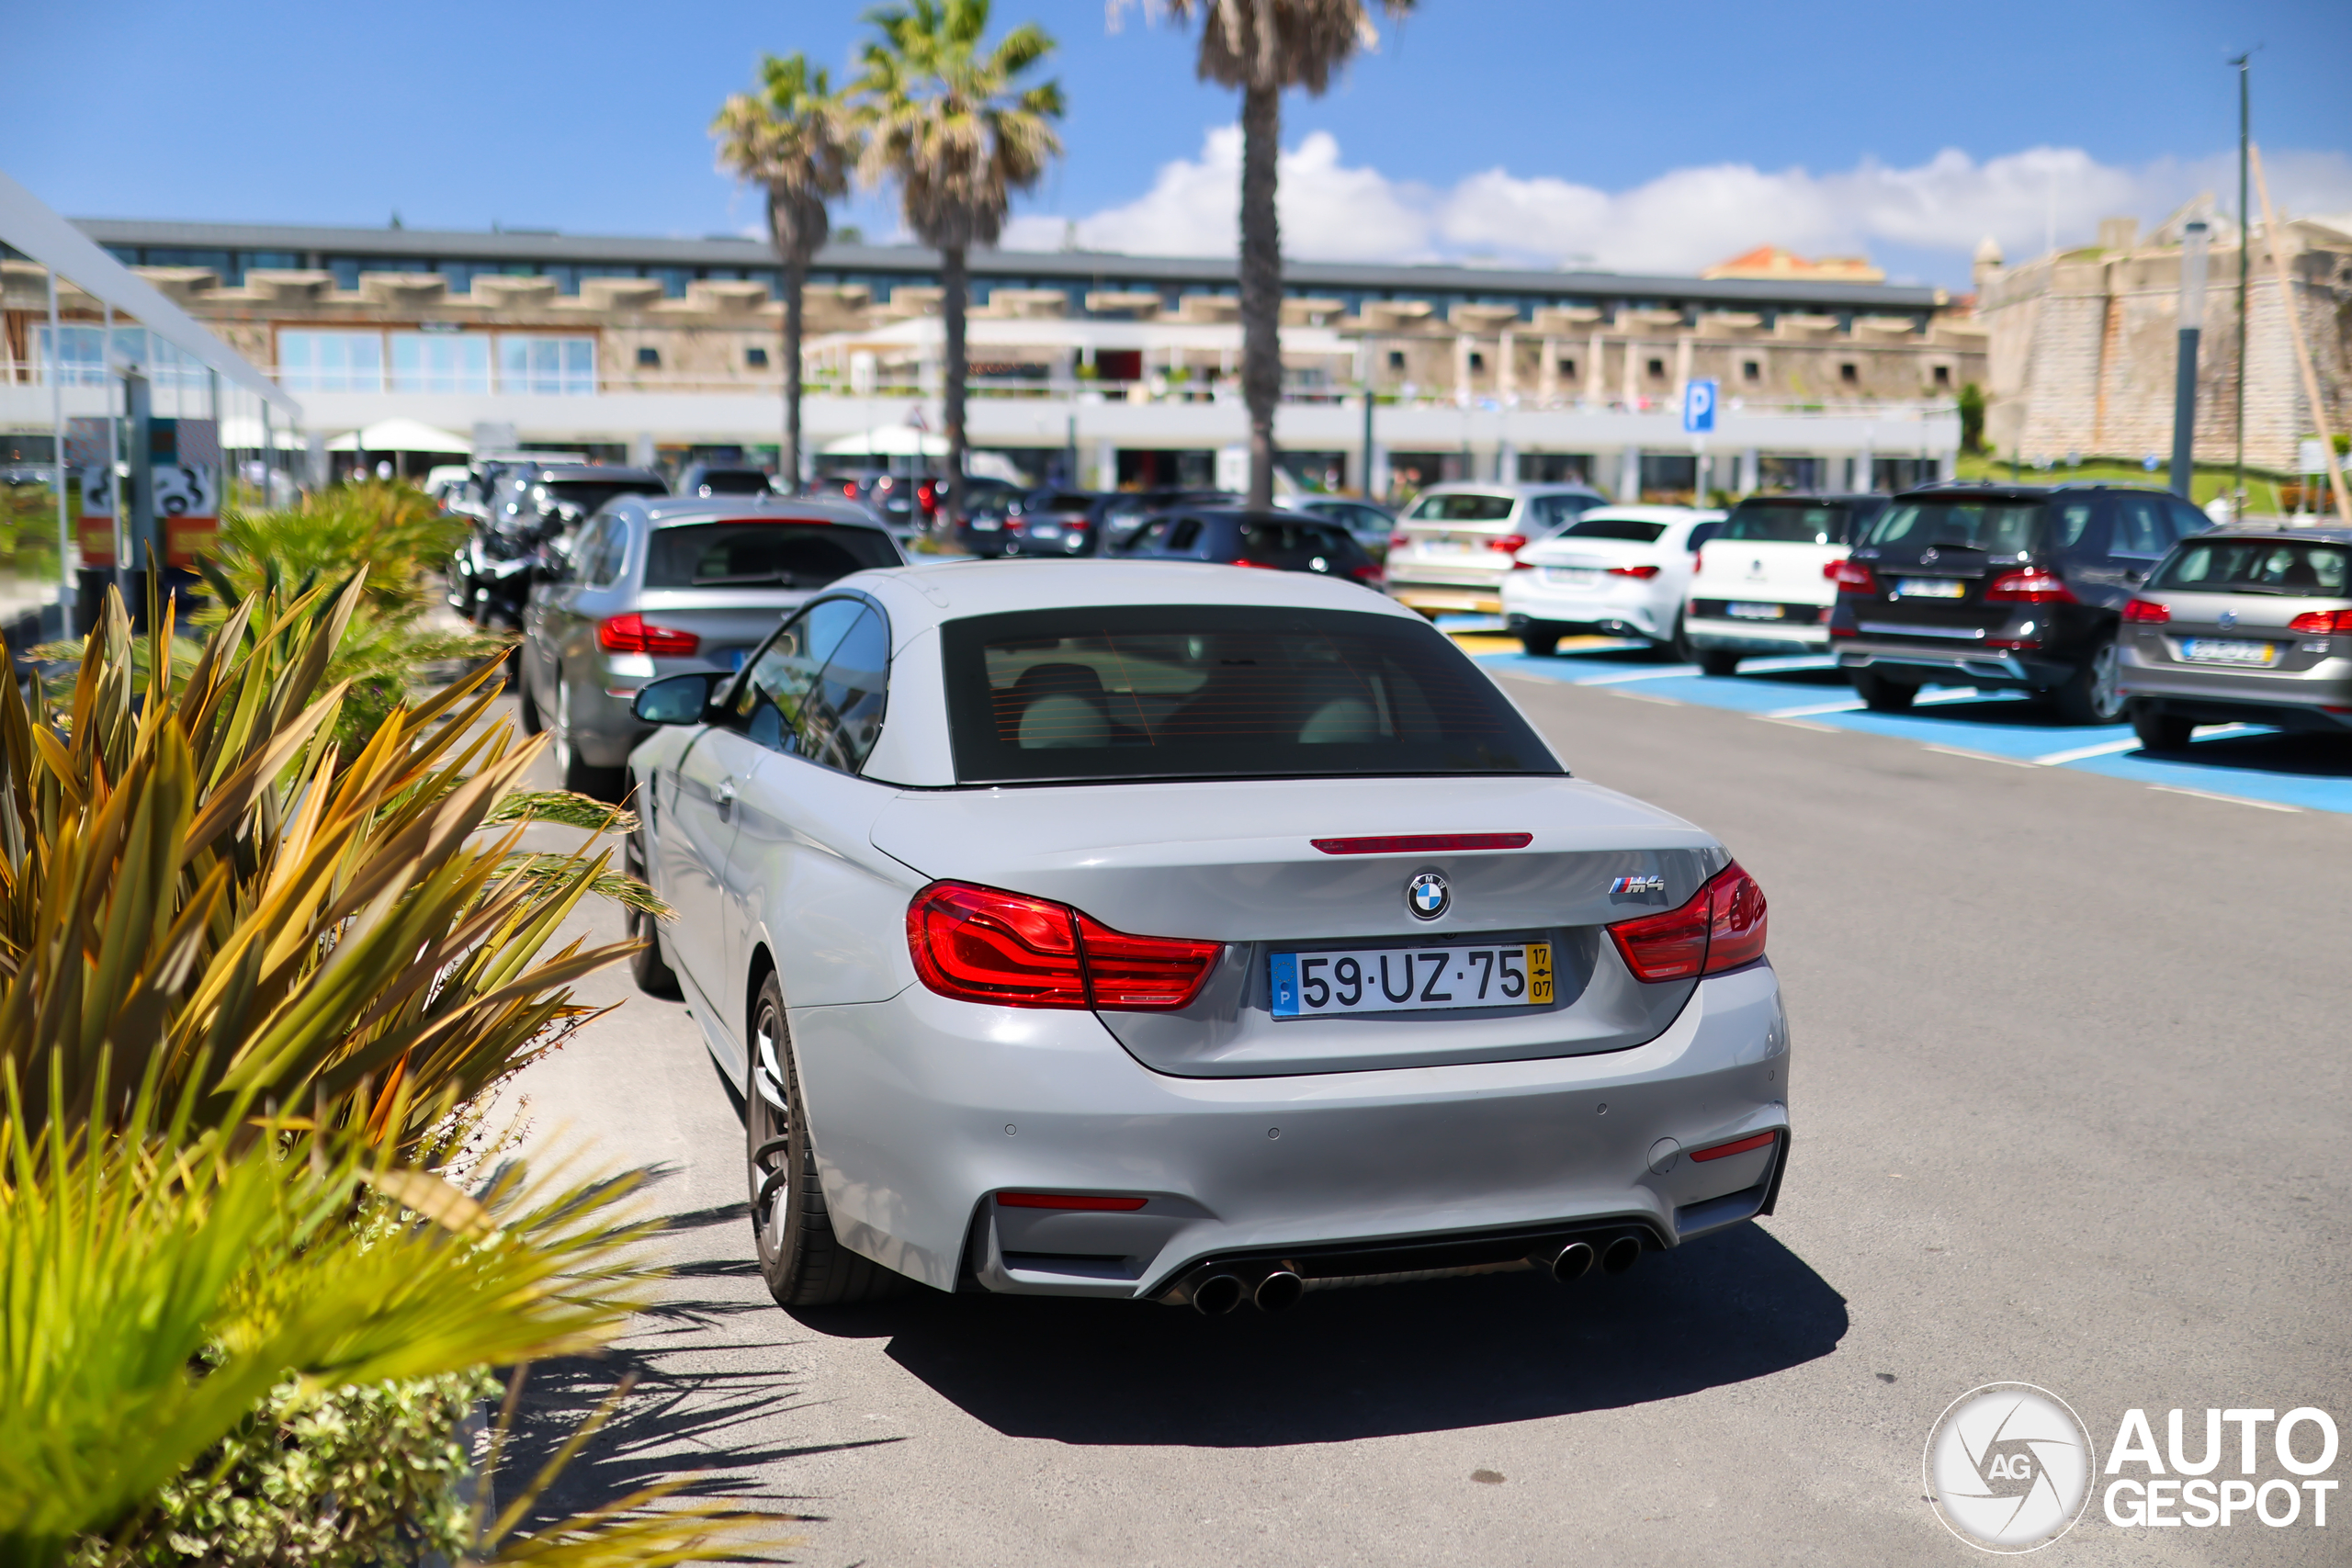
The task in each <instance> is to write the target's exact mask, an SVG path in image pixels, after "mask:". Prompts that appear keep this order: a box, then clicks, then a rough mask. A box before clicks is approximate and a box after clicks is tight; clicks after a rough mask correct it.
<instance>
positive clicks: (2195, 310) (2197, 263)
mask: <svg viewBox="0 0 2352 1568" xmlns="http://www.w3.org/2000/svg"><path fill="white" fill-rule="evenodd" d="M2205 240H2206V227H2205V220H2203V219H2201V218H2200V219H2199V220H2196V221H2195V222H2193V223H2190V224H2189V225H2188V228H2187V229H2186V230H2185V231H2183V232H2182V234H2181V242H2180V355H2179V363H2178V366H2177V368H2176V369H2175V371H2174V374H2173V389H2172V492H2173V494H2175V495H2177V496H2178V497H2180V499H2181V500H2183V501H2190V502H2193V501H2194V499H2195V498H2194V497H2192V496H2191V495H2190V494H2189V490H2190V486H2191V481H2192V480H2193V479H2195V477H2196V472H2197V340H2198V337H2199V333H2200V332H2201V330H2202V329H2203V327H2204V325H2205Z"/></svg>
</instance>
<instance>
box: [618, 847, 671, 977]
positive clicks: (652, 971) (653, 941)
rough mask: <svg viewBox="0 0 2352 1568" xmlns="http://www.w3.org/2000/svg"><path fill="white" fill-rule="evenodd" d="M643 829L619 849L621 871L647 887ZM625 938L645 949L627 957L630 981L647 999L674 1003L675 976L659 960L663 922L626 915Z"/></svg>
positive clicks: (636, 912) (635, 911)
mask: <svg viewBox="0 0 2352 1568" xmlns="http://www.w3.org/2000/svg"><path fill="white" fill-rule="evenodd" d="M644 831H645V830H644V829H642V828H640V829H638V831H637V832H634V833H631V834H630V835H629V836H628V843H627V844H625V845H623V846H622V849H621V869H622V870H623V871H625V872H627V873H628V874H629V875H631V876H634V877H636V878H637V879H638V880H639V882H642V883H644V884H645V885H646V886H649V887H650V886H652V885H653V879H652V878H651V877H650V876H648V875H647V874H646V864H645V840H644V838H643V834H644ZM628 934H629V937H630V939H631V940H633V941H636V942H643V943H644V944H645V945H644V946H643V947H641V948H639V949H638V950H637V951H636V952H635V953H630V954H629V957H628V974H629V978H630V979H632V980H635V981H636V982H637V988H638V989H639V990H640V991H643V992H644V993H645V994H646V995H647V996H649V997H660V998H662V999H663V1000H665V1001H673V1002H674V1001H677V1000H679V999H680V998H682V997H684V994H685V993H684V992H683V991H681V990H680V989H679V988H678V976H677V974H676V973H675V972H674V971H673V970H672V969H671V967H670V965H669V964H668V962H667V961H666V960H665V959H664V958H663V957H662V922H661V921H660V920H657V919H654V918H653V917H652V916H651V915H649V914H646V913H645V912H644V911H642V910H640V909H631V910H629V911H628Z"/></svg>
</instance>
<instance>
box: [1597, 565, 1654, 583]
mask: <svg viewBox="0 0 2352 1568" xmlns="http://www.w3.org/2000/svg"><path fill="white" fill-rule="evenodd" d="M1659 570H1660V569H1658V568H1657V567H1654V566H1612V567H1611V568H1610V569H1609V575H1610V576H1611V577H1638V578H1641V579H1642V580H1644V581H1648V580H1649V579H1650V578H1653V577H1656V576H1657V574H1658V571H1659Z"/></svg>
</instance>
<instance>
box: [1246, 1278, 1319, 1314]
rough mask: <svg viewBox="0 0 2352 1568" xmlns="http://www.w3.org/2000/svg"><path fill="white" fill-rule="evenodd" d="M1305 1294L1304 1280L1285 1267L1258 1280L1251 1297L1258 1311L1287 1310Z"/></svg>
mask: <svg viewBox="0 0 2352 1568" xmlns="http://www.w3.org/2000/svg"><path fill="white" fill-rule="evenodd" d="M1305 1295H1306V1280H1302V1279H1300V1278H1299V1277H1298V1276H1297V1275H1295V1274H1294V1273H1292V1272H1291V1271H1290V1270H1289V1269H1275V1270H1274V1271H1273V1272H1272V1273H1271V1274H1269V1275H1267V1276H1266V1277H1265V1278H1264V1279H1262V1280H1259V1281H1258V1292H1257V1294H1256V1296H1255V1297H1253V1298H1252V1299H1253V1300H1255V1301H1256V1302H1257V1303H1258V1310H1259V1311H1260V1312H1288V1311H1289V1310H1290V1309H1291V1308H1293V1307H1295V1306H1296V1305H1297V1304H1298V1303H1299V1300H1300V1298H1301V1297H1303V1296H1305Z"/></svg>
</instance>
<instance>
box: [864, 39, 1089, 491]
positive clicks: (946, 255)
mask: <svg viewBox="0 0 2352 1568" xmlns="http://www.w3.org/2000/svg"><path fill="white" fill-rule="evenodd" d="M865 19H866V20H867V21H868V22H871V23H872V24H873V25H874V27H875V28H876V31H877V32H878V33H879V34H880V36H879V37H877V38H875V39H870V40H869V41H868V42H867V43H866V45H865V54H864V62H865V74H864V75H863V76H861V77H860V78H859V79H858V82H857V84H856V91H857V93H858V94H859V96H860V97H861V99H862V100H863V105H864V107H865V115H866V133H867V141H866V151H865V167H866V174H867V176H868V177H869V178H872V179H875V180H876V181H879V180H882V179H893V180H896V181H897V182H898V185H899V200H900V207H901V210H902V211H903V212H904V213H905V215H906V220H907V227H908V228H910V229H911V230H913V231H914V233H915V236H916V238H918V239H920V240H921V241H922V243H924V244H926V245H931V246H933V247H935V248H936V249H937V250H938V252H939V272H940V282H941V284H942V285H943V288H942V289H941V293H942V295H943V299H941V302H940V313H941V315H942V317H943V318H944V321H945V324H946V331H947V378H946V383H947V384H946V389H945V390H946V424H947V499H946V507H945V511H946V515H947V516H948V517H950V518H954V517H956V516H958V515H960V514H961V513H962V510H963V505H964V446H965V442H964V381H965V378H966V376H967V374H968V370H969V367H968V365H967V355H966V354H965V349H964V310H965V303H966V299H967V295H968V293H969V289H968V287H967V281H966V277H965V258H966V255H967V253H968V252H969V251H970V250H971V248H972V247H973V246H974V245H990V244H994V243H996V238H997V236H998V234H1000V233H1001V232H1002V231H1003V229H1004V217H1005V209H1006V208H1007V206H1008V205H1009V204H1010V202H1011V200H1012V193H1013V192H1014V191H1016V190H1026V189H1028V188H1029V187H1030V186H1034V185H1035V184H1036V183H1037V180H1038V177H1039V176H1040V175H1043V174H1044V173H1045V171H1046V163H1047V161H1048V160H1050V159H1052V158H1054V157H1057V156H1058V155H1059V153H1060V152H1061V150H1062V141H1061V137H1060V135H1059V134H1058V133H1057V132H1056V131H1055V130H1054V125H1053V122H1054V121H1056V120H1057V119H1059V118H1061V116H1062V89H1061V84H1060V83H1058V82H1050V81H1049V82H1041V83H1038V84H1037V85H1035V86H1029V87H1023V86H1020V85H1018V84H1017V80H1016V79H1017V78H1019V77H1020V76H1021V75H1022V74H1023V73H1025V72H1026V71H1028V70H1029V68H1030V67H1032V66H1034V65H1035V64H1036V63H1037V62H1039V61H1041V60H1043V59H1045V58H1046V55H1048V54H1050V53H1051V52H1053V48H1054V40H1053V39H1051V38H1049V37H1047V36H1046V30H1045V29H1044V28H1040V27H1039V26H1037V24H1036V23H1035V22H1029V23H1024V24H1023V26H1021V27H1018V28H1014V29H1013V30H1012V32H1011V33H1009V34H1007V35H1006V36H1005V39H1004V40H1003V41H1002V42H1001V43H999V44H998V45H997V46H996V47H995V48H994V49H993V50H984V49H983V48H982V46H981V42H980V35H981V34H983V33H984V32H986V31H987V30H988V25H989V0H908V3H907V4H906V5H904V6H883V7H881V8H878V9H876V10H873V11H869V12H867V13H866V17H865Z"/></svg>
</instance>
